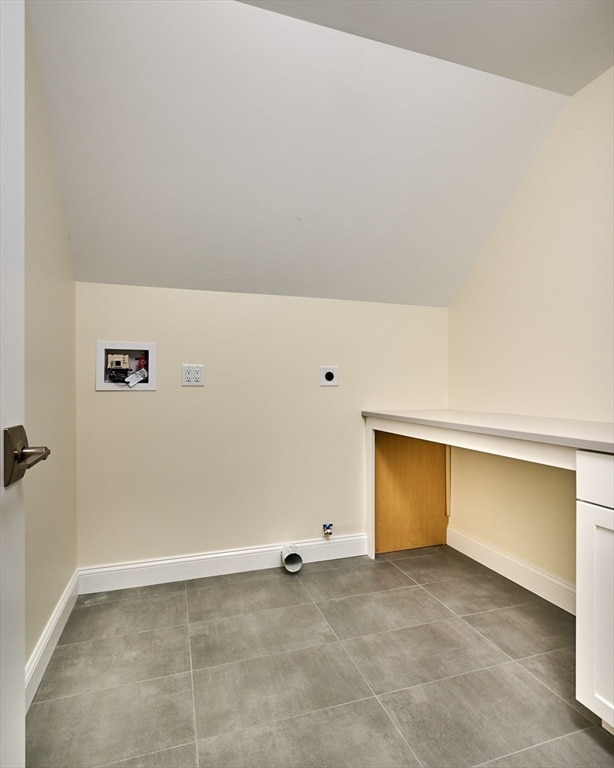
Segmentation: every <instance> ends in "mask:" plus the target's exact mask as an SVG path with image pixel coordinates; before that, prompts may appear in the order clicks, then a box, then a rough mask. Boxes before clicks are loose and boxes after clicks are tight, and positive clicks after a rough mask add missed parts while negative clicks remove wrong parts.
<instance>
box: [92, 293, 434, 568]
mask: <svg viewBox="0 0 614 768" xmlns="http://www.w3.org/2000/svg"><path fill="white" fill-rule="evenodd" d="M105 339H108V340H128V341H156V342H157V344H158V371H157V374H158V389H157V391H155V392H125V391H122V392H97V391H96V390H95V388H94V379H95V371H94V361H95V350H96V341H97V340H105ZM446 349H447V310H445V309H438V308H428V307H424V308H421V307H407V306H399V305H389V304H374V303H363V302H351V301H333V300H326V299H307V298H289V297H281V296H257V295H251V294H228V293H213V292H206V291H189V290H175V289H173V290H170V289H158V288H143V287H131V286H111V285H99V284H91V283H77V410H78V467H79V480H78V502H79V564H80V566H84V567H85V566H93V565H99V564H105V563H113V562H122V561H128V560H138V559H143V558H159V557H166V556H177V555H184V554H190V553H198V552H211V551H218V550H225V549H234V548H242V547H252V546H260V545H268V544H274V543H277V542H283V541H288V540H303V539H315V538H318V537H319V536H321V526H322V523H323V522H328V521H332V522H334V524H335V529H334V530H335V535H337V536H340V535H344V534H355V533H363V532H364V531H365V520H364V484H365V479H364V467H365V455H364V424H363V420H362V418H361V416H360V412H361V409H364V408H370V407H371V408H373V407H384V408H385V407H389V408H408V407H445V401H446V378H447V371H446ZM182 363H203V364H204V366H205V386H204V387H203V388H182V387H181V386H180V372H181V364H182ZM320 365H338V366H339V377H340V386H339V387H338V388H334V387H328V388H327V387H320V386H319V366H320Z"/></svg>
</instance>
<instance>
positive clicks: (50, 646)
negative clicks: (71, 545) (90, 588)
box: [26, 571, 79, 710]
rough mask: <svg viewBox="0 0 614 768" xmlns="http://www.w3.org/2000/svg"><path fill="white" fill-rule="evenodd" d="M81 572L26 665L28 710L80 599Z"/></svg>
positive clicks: (60, 600)
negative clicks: (78, 598) (71, 613)
mask: <svg viewBox="0 0 614 768" xmlns="http://www.w3.org/2000/svg"><path fill="white" fill-rule="evenodd" d="M78 588H79V571H75V572H74V573H73V575H72V576H71V578H70V581H69V582H68V584H67V586H66V589H65V590H64V592H63V593H62V596H61V597H60V599H59V600H58V603H57V605H56V606H55V608H54V610H53V613H52V614H51V617H50V618H49V621H48V622H47V625H46V626H45V629H44V630H43V633H42V635H41V636H40V638H39V640H38V643H36V646H35V648H34V650H33V651H32V654H31V656H30V658H29V659H28V662H27V664H26V710H27V709H28V707H29V706H30V704H31V703H32V699H33V698H34V696H35V694H36V690H37V688H38V686H39V685H40V681H41V680H42V679H43V675H44V674H45V670H46V669H47V665H48V664H49V660H50V659H51V654H52V653H53V652H54V650H55V647H56V645H57V644H58V640H59V639H60V635H61V634H62V631H63V630H64V627H65V626H66V622H67V621H68V617H69V616H70V612H71V611H72V609H73V607H74V605H75V602H76V601H77V597H78V594H79V592H78Z"/></svg>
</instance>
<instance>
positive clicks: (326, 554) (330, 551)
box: [79, 533, 367, 595]
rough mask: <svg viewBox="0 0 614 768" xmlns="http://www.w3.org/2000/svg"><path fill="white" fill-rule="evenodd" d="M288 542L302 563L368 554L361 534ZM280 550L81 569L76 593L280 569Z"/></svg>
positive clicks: (239, 551)
mask: <svg viewBox="0 0 614 768" xmlns="http://www.w3.org/2000/svg"><path fill="white" fill-rule="evenodd" d="M283 543H286V542H283ZM291 543H293V544H294V545H295V546H296V548H297V550H298V553H299V554H300V555H301V557H302V559H303V562H304V563H315V562H319V561H320V560H338V559H339V558H341V557H356V556H358V555H365V554H366V553H367V535H366V534H364V533H360V534H354V535H350V536H335V537H333V538H331V539H312V540H307V541H294V542H291ZM281 547H282V544H281V543H280V544H272V545H269V546H264V547H252V548H249V549H232V550H227V551H222V552H207V553H203V554H198V555H187V556H184V557H168V558H161V559H159V560H141V561H136V562H130V563H116V564H112V565H101V566H97V567H95V568H82V569H81V570H80V571H79V594H81V595H85V594H90V593H92V592H107V591H112V590H115V589H127V588H130V587H146V586H149V585H150V584H163V583H165V582H170V581H183V580H184V579H200V578H203V577H204V576H221V575H223V574H226V573H242V572H244V571H258V570H262V569H263V568H276V567H281Z"/></svg>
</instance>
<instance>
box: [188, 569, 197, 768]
mask: <svg viewBox="0 0 614 768" xmlns="http://www.w3.org/2000/svg"><path fill="white" fill-rule="evenodd" d="M185 615H186V621H187V627H186V629H187V635H188V637H187V640H188V653H189V656H190V681H191V683H192V728H193V730H194V751H195V753H196V766H195V768H198V762H199V755H198V737H197V733H196V696H195V693H194V665H193V664H192V638H191V636H190V604H189V600H188V585H187V582H186V585H185Z"/></svg>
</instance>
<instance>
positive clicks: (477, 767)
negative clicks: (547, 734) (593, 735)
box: [471, 724, 597, 768]
mask: <svg viewBox="0 0 614 768" xmlns="http://www.w3.org/2000/svg"><path fill="white" fill-rule="evenodd" d="M596 727H597V726H595V725H592V724H590V725H589V726H587V727H586V728H578V729H577V730H576V731H570V732H569V733H563V734H561V736H555V737H554V738H553V739H546V741H540V742H538V743H537V744H531V746H529V747H523V749H518V750H516V751H515V752H508V753H507V754H505V755H499V756H498V757H495V758H491V759H489V760H484V761H483V762H481V763H476V764H475V765H473V766H472V767H471V768H482V766H484V765H488V764H489V763H490V762H492V761H493V760H504V759H505V758H506V757H512V756H513V755H521V754H522V753H523V752H528V751H529V750H531V749H535V748H536V747H543V746H544V745H545V744H554V742H556V741H561V740H562V739H566V738H567V737H568V736H572V735H573V734H574V733H582V732H583V731H590V730H591V729H592V728H596Z"/></svg>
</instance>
